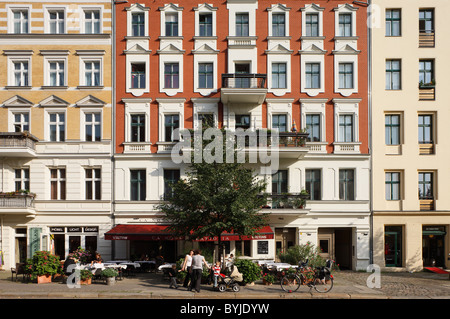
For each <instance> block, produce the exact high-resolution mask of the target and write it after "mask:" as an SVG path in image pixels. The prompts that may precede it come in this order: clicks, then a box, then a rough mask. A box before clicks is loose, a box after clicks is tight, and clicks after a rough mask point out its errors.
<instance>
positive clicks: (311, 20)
mask: <svg viewBox="0 0 450 319" xmlns="http://www.w3.org/2000/svg"><path fill="white" fill-rule="evenodd" d="M305 17H306V22H305V26H306V36H307V37H318V36H319V14H317V13H307V14H306V16H305Z"/></svg>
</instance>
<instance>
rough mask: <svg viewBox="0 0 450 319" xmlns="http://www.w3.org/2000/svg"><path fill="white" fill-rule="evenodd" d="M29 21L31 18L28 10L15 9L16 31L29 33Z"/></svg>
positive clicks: (14, 22)
mask: <svg viewBox="0 0 450 319" xmlns="http://www.w3.org/2000/svg"><path fill="white" fill-rule="evenodd" d="M28 23H29V19H28V11H27V10H14V11H13V24H14V33H28V32H29V30H28Z"/></svg>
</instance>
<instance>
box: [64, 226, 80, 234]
mask: <svg viewBox="0 0 450 319" xmlns="http://www.w3.org/2000/svg"><path fill="white" fill-rule="evenodd" d="M67 232H68V233H80V232H81V227H67Z"/></svg>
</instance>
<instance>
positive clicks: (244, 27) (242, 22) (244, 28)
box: [236, 12, 249, 37]
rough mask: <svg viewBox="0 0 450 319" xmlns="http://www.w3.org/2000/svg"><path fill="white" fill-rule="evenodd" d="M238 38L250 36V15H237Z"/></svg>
mask: <svg viewBox="0 0 450 319" xmlns="http://www.w3.org/2000/svg"><path fill="white" fill-rule="evenodd" d="M236 36H238V37H248V36H249V15H248V13H246V12H245V13H236Z"/></svg>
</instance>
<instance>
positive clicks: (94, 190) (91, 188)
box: [84, 168, 102, 199]
mask: <svg viewBox="0 0 450 319" xmlns="http://www.w3.org/2000/svg"><path fill="white" fill-rule="evenodd" d="M84 172H85V185H86V199H102V190H101V185H102V178H101V176H102V170H101V169H100V168H86V169H85V170H84Z"/></svg>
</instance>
